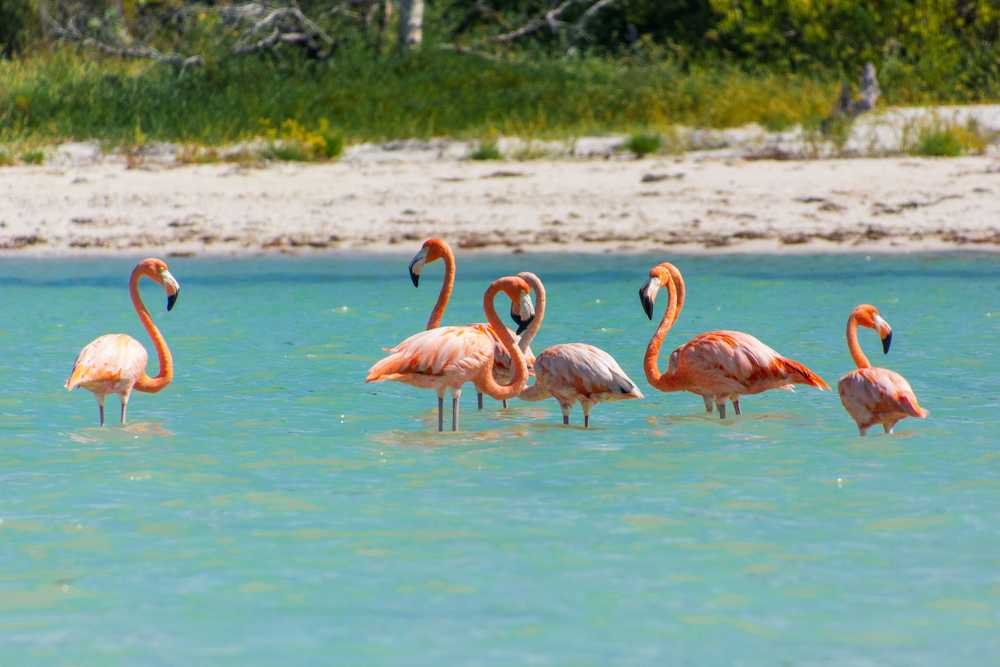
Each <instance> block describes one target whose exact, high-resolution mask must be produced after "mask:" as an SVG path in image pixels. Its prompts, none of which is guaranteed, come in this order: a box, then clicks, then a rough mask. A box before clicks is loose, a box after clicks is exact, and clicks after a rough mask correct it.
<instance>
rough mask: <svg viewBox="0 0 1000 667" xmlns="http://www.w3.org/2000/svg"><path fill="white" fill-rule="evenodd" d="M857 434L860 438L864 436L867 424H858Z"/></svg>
mask: <svg viewBox="0 0 1000 667" xmlns="http://www.w3.org/2000/svg"><path fill="white" fill-rule="evenodd" d="M858 435H860V436H861V437H862V438H863V437H865V436H866V435H868V427H867V426H859V427H858Z"/></svg>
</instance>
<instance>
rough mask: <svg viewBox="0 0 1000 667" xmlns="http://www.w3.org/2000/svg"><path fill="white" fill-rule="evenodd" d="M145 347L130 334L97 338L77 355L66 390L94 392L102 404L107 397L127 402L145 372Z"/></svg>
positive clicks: (107, 335)
mask: <svg viewBox="0 0 1000 667" xmlns="http://www.w3.org/2000/svg"><path fill="white" fill-rule="evenodd" d="M146 361H147V355H146V348H144V347H143V346H142V344H141V343H140V342H139V341H137V340H136V339H135V338H132V337H131V336H129V335H127V334H106V335H104V336H100V337H99V338H95V339H94V340H93V341H91V342H90V343H89V344H88V345H87V346H85V347H84V348H83V349H82V350H80V354H79V355H77V357H76V361H75V362H74V363H73V370H72V372H70V376H69V379H67V380H66V388H67V389H69V390H71V391H72V390H73V389H75V388H77V387H83V388H84V389H86V390H88V391H90V392H93V393H94V395H95V396H97V397H98V399H97V400H98V401H101V402H103V401H104V397H105V396H107V395H108V394H118V395H119V396H121V397H122V398H123V400H127V399H128V395H129V394H130V393H131V391H132V387H133V386H135V383H136V382H138V381H139V378H140V377H142V374H143V373H145V371H146Z"/></svg>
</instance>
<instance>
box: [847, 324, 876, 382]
mask: <svg viewBox="0 0 1000 667" xmlns="http://www.w3.org/2000/svg"><path fill="white" fill-rule="evenodd" d="M847 349H848V350H850V352H851V357H852V358H853V359H854V363H855V365H856V366H857V367H858V368H871V367H872V365H871V362H870V361H868V357H866V356H865V353H864V352H862V351H861V345H859V344H858V321H857V320H856V319H855V318H854V313H851V316H850V317H848V318H847Z"/></svg>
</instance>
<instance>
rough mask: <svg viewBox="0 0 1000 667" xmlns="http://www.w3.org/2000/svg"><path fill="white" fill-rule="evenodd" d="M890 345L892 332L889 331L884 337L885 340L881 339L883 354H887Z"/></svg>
mask: <svg viewBox="0 0 1000 667" xmlns="http://www.w3.org/2000/svg"><path fill="white" fill-rule="evenodd" d="M890 345H892V332H891V331H890V332H889V335H888V336H886V337H885V338H883V339H882V353H883V354H889V346H890Z"/></svg>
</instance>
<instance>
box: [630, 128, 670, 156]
mask: <svg viewBox="0 0 1000 667" xmlns="http://www.w3.org/2000/svg"><path fill="white" fill-rule="evenodd" d="M662 147H663V137H661V136H660V135H659V134H657V133H655V132H639V133H637V134H633V135H632V136H630V137H629V138H628V140H627V141H626V142H625V150H628V151H632V153H634V154H635V156H636V157H644V156H646V155H649V154H651V153H656V152H658V151H659V150H660V149H661V148H662Z"/></svg>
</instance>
